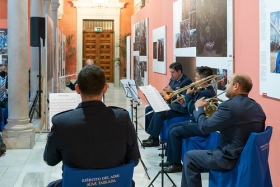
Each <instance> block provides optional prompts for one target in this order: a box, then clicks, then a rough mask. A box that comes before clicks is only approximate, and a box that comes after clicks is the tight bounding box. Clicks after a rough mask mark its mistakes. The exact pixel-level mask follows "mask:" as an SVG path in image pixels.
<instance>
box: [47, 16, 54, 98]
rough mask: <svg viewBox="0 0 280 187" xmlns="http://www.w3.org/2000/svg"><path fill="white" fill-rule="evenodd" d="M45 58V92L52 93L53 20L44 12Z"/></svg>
mask: <svg viewBox="0 0 280 187" xmlns="http://www.w3.org/2000/svg"><path fill="white" fill-rule="evenodd" d="M45 20H46V22H45V28H46V29H45V36H46V39H45V40H46V41H45V46H46V47H45V49H46V53H45V58H46V63H47V69H46V71H47V73H46V76H47V79H46V80H47V84H46V86H47V89H46V90H47V92H48V93H52V92H53V90H54V84H53V78H54V57H55V56H54V41H53V40H54V29H53V21H52V19H51V18H50V17H49V16H48V15H47V14H46V15H45Z"/></svg>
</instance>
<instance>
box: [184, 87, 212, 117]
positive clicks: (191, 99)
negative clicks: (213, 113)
mask: <svg viewBox="0 0 280 187" xmlns="http://www.w3.org/2000/svg"><path fill="white" fill-rule="evenodd" d="M215 95H216V92H215V90H214V88H213V86H208V87H207V88H205V89H203V90H201V91H199V92H196V93H194V94H185V103H184V104H183V106H184V107H185V108H186V109H187V110H188V112H189V114H190V120H191V121H193V120H195V119H194V117H193V111H194V109H195V106H194V104H195V102H196V101H197V100H199V99H200V98H202V97H205V99H207V98H211V97H214V96H215Z"/></svg>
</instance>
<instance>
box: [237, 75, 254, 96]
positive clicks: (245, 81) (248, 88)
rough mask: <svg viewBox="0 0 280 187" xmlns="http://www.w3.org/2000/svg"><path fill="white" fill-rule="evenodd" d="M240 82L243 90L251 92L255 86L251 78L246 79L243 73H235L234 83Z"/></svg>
mask: <svg viewBox="0 0 280 187" xmlns="http://www.w3.org/2000/svg"><path fill="white" fill-rule="evenodd" d="M236 83H238V84H239V85H240V88H241V90H242V91H243V92H246V93H249V92H250V91H251V89H252V87H253V84H252V82H251V81H250V80H248V79H246V78H245V77H244V76H242V75H235V76H234V78H233V85H234V84H236Z"/></svg>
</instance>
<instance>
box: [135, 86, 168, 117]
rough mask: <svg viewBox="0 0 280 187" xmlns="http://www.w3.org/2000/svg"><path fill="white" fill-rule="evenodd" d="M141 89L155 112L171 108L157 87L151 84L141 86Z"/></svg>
mask: <svg viewBox="0 0 280 187" xmlns="http://www.w3.org/2000/svg"><path fill="white" fill-rule="evenodd" d="M139 88H140V90H141V91H142V92H143V94H144V95H145V96H146V98H147V100H148V101H149V103H150V105H151V107H152V108H153V110H154V112H162V111H167V110H170V107H169V106H168V104H167V103H166V102H165V101H164V99H163V98H162V96H161V95H160V93H159V92H158V91H157V89H156V88H155V87H153V86H151V85H148V86H140V87H139Z"/></svg>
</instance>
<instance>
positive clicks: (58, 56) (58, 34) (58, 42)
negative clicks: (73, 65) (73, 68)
mask: <svg viewBox="0 0 280 187" xmlns="http://www.w3.org/2000/svg"><path fill="white" fill-rule="evenodd" d="M55 36H56V37H55V38H56V39H55V61H54V65H55V66H56V71H57V72H55V75H54V76H55V77H56V78H55V80H57V85H54V86H56V87H57V92H61V90H62V89H61V80H60V79H58V77H60V76H61V74H60V72H61V66H62V63H61V31H60V30H59V29H58V28H56V32H55Z"/></svg>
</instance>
